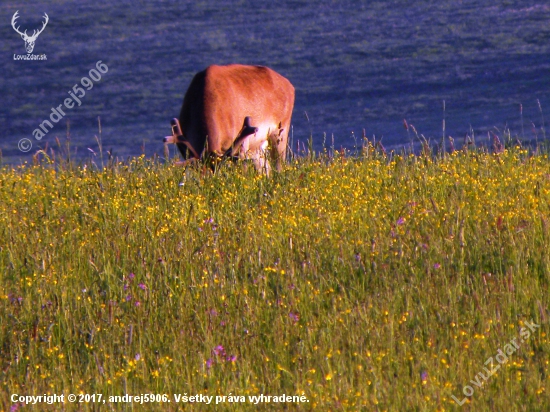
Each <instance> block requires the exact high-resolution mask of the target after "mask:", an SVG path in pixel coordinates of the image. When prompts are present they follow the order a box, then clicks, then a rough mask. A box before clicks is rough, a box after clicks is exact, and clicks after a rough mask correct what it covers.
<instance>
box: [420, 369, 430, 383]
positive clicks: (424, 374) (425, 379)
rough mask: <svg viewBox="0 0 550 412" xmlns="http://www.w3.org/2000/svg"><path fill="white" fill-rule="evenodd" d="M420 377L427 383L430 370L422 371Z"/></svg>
mask: <svg viewBox="0 0 550 412" xmlns="http://www.w3.org/2000/svg"><path fill="white" fill-rule="evenodd" d="M420 379H422V383H425V382H426V381H427V380H428V372H426V371H422V373H421V374H420Z"/></svg>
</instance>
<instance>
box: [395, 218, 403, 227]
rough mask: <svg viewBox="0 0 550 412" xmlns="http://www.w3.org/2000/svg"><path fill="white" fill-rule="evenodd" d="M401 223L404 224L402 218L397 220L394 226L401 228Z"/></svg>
mask: <svg viewBox="0 0 550 412" xmlns="http://www.w3.org/2000/svg"><path fill="white" fill-rule="evenodd" d="M403 223H405V219H403V218H402V217H400V218H399V219H397V222H395V224H396V225H397V226H401V225H402V224H403Z"/></svg>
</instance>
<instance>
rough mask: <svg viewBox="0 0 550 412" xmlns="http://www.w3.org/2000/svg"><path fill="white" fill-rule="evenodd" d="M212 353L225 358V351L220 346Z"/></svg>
mask: <svg viewBox="0 0 550 412" xmlns="http://www.w3.org/2000/svg"><path fill="white" fill-rule="evenodd" d="M213 352H214V354H215V355H216V356H225V349H224V348H223V346H222V345H218V346H216V347H215V348H214V351H213Z"/></svg>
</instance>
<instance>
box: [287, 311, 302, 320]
mask: <svg viewBox="0 0 550 412" xmlns="http://www.w3.org/2000/svg"><path fill="white" fill-rule="evenodd" d="M288 316H289V318H290V319H292V320H293V321H294V322H295V323H296V322H298V321H299V320H300V315H299V314H298V313H292V312H290V313H289V314H288Z"/></svg>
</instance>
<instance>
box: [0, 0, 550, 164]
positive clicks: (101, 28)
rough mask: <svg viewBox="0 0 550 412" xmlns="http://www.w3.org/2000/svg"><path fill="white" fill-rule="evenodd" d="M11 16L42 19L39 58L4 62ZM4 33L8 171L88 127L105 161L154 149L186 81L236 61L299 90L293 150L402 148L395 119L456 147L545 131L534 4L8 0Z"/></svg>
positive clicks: (541, 23)
mask: <svg viewBox="0 0 550 412" xmlns="http://www.w3.org/2000/svg"><path fill="white" fill-rule="evenodd" d="M111 3H114V4H111ZM16 10H19V14H20V18H19V24H20V25H21V28H22V29H24V28H28V29H29V30H28V32H31V33H32V30H33V29H35V28H39V27H40V26H41V23H40V22H41V16H42V15H43V13H44V12H46V13H48V15H49V17H50V21H49V23H48V26H47V27H46V28H45V30H44V32H43V33H42V34H40V36H39V38H38V39H37V41H36V46H35V50H34V53H35V54H46V56H47V60H46V61H20V60H14V58H13V55H14V54H25V49H24V43H23V40H22V39H21V38H20V36H19V35H18V34H17V33H16V32H15V31H14V30H13V29H12V27H11V24H10V22H11V18H12V15H13V13H14V12H15V11H16ZM0 22H2V24H1V25H0V36H1V38H2V42H1V43H0V64H1V67H2V76H0V95H1V97H2V100H1V108H0V148H1V149H2V153H3V156H4V161H8V162H12V163H13V162H19V161H20V159H23V160H25V159H30V156H31V154H32V153H34V152H35V151H36V150H38V149H40V148H44V147H45V146H46V145H48V146H49V147H51V146H55V145H56V137H58V138H60V139H61V140H63V139H65V137H66V136H67V135H69V136H70V138H71V143H70V144H71V147H72V150H73V151H76V154H77V156H83V157H89V156H92V153H91V152H90V151H89V150H88V148H90V149H92V150H94V151H97V142H96V138H95V136H98V135H99V133H98V122H97V118H98V116H99V117H100V118H101V123H102V134H101V138H102V141H103V145H104V150H108V149H112V150H113V152H114V154H115V155H119V156H122V157H125V156H128V155H138V154H140V153H142V152H143V151H144V152H145V154H146V155H148V156H150V155H153V154H154V153H159V154H161V153H162V151H163V145H162V140H161V138H162V136H164V135H166V134H168V133H169V131H170V127H169V120H170V118H172V117H175V116H177V115H178V113H179V109H180V105H181V101H182V99H183V95H184V93H185V91H186V89H187V86H188V84H189V82H190V81H191V78H192V76H193V74H194V73H196V72H197V71H199V70H202V69H203V68H205V67H206V66H208V65H210V64H228V63H236V62H237V63H245V64H261V65H267V66H270V67H272V68H273V69H275V70H276V71H278V72H280V73H281V74H283V75H284V76H286V77H287V78H289V79H290V81H291V82H292V83H293V84H294V86H295V88H296V105H295V108H294V115H293V139H294V144H296V142H297V141H298V140H300V141H305V140H307V139H308V138H309V136H310V135H311V136H312V137H313V141H314V144H315V146H316V147H317V148H320V147H321V145H322V143H323V140H324V139H325V140H326V144H327V145H332V138H334V142H335V146H336V147H340V146H344V147H347V148H352V147H353V146H354V144H355V139H358V140H360V138H361V135H362V134H363V130H364V131H365V133H366V135H367V136H368V137H369V138H372V137H373V136H376V137H377V139H382V141H383V143H384V145H385V146H386V147H394V148H398V147H400V146H402V145H407V144H408V143H409V139H410V135H409V134H408V133H407V131H406V130H405V129H404V127H403V119H406V120H407V121H408V123H409V124H413V125H414V126H415V128H416V129H417V130H418V132H419V133H421V134H423V135H424V136H425V137H426V138H427V139H429V140H431V141H432V142H436V141H440V140H441V138H442V135H443V128H442V120H443V118H445V119H446V122H445V134H446V135H450V136H453V137H454V138H455V140H456V141H457V142H460V145H461V144H462V139H463V138H464V136H465V135H466V134H467V133H470V134H474V135H475V137H476V141H482V140H483V139H484V138H486V136H487V132H488V131H489V130H493V131H494V132H495V133H497V134H503V132H504V130H505V129H506V128H509V129H510V130H511V132H512V135H519V137H523V138H524V139H525V140H530V139H534V138H535V137H536V138H537V139H539V140H540V139H542V138H543V136H544V135H545V131H544V129H543V119H544V115H545V114H546V115H547V118H548V121H549V122H550V114H549V113H550V5H549V4H548V3H547V2H543V1H536V0H532V1H514V0H510V1H506V2H494V1H486V0H481V1H480V0H476V1H470V0H464V1H415V2H402V1H379V2H376V1H375V2H356V1H349V0H344V1H318V2H309V1H298V0H296V1H291V0H282V1H279V2H264V1H259V0H242V1H232V2H229V1H224V0H217V1H213V0H206V1H149V2H144V1H142V2H140V1H133V2H129V1H119V2H106V1H101V0H99V1H93V2H92V1H81V2H76V1H50V2H36V3H34V4H32V5H27V4H22V3H20V2H14V1H3V2H2V8H1V10H0ZM98 60H102V61H103V62H104V63H106V64H107V65H108V67H109V71H108V72H107V73H106V74H104V75H103V77H102V79H101V81H100V82H98V83H96V84H94V87H93V88H92V89H91V90H89V91H86V94H85V96H84V97H83V98H82V99H81V101H82V104H81V106H80V107H77V106H75V107H74V108H73V109H71V110H67V111H66V112H67V113H66V115H65V116H64V117H63V118H62V119H61V120H60V121H59V122H58V123H57V124H53V129H52V130H51V131H49V132H48V133H47V134H46V135H45V136H44V137H43V138H42V140H41V141H37V140H36V139H35V138H34V137H33V134H32V133H33V130H34V129H36V128H37V127H38V125H39V124H40V123H41V122H42V121H43V120H44V119H47V118H48V117H49V115H50V113H51V108H52V107H56V106H58V105H60V104H63V102H64V99H66V98H67V97H69V94H68V91H69V90H71V88H72V87H73V85H75V84H76V83H77V82H78V81H79V80H80V78H81V77H83V76H86V75H87V73H88V72H89V70H90V69H92V68H94V66H95V64H96V62H97V61H98ZM443 101H445V110H443ZM539 103H540V105H539ZM520 104H521V105H522V106H523V113H522V116H521V113H520ZM67 121H69V126H67ZM324 136H326V137H325V138H324ZM354 136H355V139H354ZM22 138H28V139H30V140H31V142H32V144H33V148H32V150H31V151H30V152H28V153H27V154H24V153H22V152H20V151H19V150H18V148H17V144H18V141H19V140H20V139H22Z"/></svg>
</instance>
